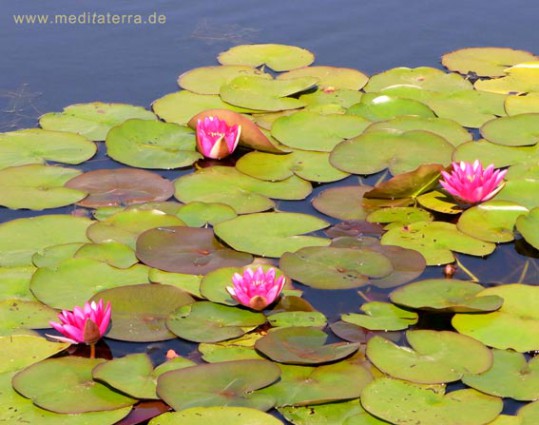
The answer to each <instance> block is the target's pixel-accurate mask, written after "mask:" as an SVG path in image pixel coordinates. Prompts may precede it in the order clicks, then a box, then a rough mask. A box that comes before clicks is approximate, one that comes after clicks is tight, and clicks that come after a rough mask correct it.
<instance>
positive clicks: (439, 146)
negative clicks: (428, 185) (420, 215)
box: [329, 130, 454, 175]
mask: <svg viewBox="0 0 539 425" xmlns="http://www.w3.org/2000/svg"><path fill="white" fill-rule="evenodd" d="M453 150H454V147H453V145H451V144H450V143H449V142H447V141H446V140H445V139H443V138H441V137H440V136H437V135H435V134H434V133H429V132H427V131H422V130H413V131H407V132H404V133H402V134H392V133H390V132H387V131H379V132H369V133H364V134H362V135H360V136H358V137H355V138H353V139H350V140H346V141H344V142H341V143H340V144H338V145H337V147H336V148H335V149H334V150H333V152H332V153H331V155H330V158H329V160H330V163H331V164H332V165H334V166H335V167H337V168H338V169H340V170H343V171H346V172H348V173H354V174H374V173H377V172H379V171H382V170H384V169H385V168H389V171H390V172H391V174H393V175H396V174H400V173H406V172H409V171H412V170H415V169H416V168H417V167H419V166H420V165H422V164H441V165H443V166H447V165H449V164H450V163H451V155H452V154H453Z"/></svg>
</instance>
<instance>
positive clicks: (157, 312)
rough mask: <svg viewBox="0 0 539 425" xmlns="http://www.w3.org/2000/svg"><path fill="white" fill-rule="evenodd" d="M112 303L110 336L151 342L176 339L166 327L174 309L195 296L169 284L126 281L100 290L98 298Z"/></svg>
mask: <svg viewBox="0 0 539 425" xmlns="http://www.w3.org/2000/svg"><path fill="white" fill-rule="evenodd" d="M100 299H102V300H103V302H105V303H106V302H110V303H111V306H112V326H111V328H110V329H109V331H108V332H107V337H109V338H112V339H118V340H120V341H133V342H151V341H163V340H167V339H174V338H175V335H174V334H172V333H171V332H170V331H169V330H168V329H167V327H166V323H165V322H166V319H167V317H168V316H169V314H170V313H172V312H173V311H174V310H176V309H178V308H179V307H181V306H184V305H187V304H191V303H193V302H194V301H195V300H194V299H193V298H192V297H191V296H190V295H189V294H187V293H186V292H184V291H182V290H181V289H179V288H176V287H174V286H169V285H159V284H145V285H126V286H121V287H116V288H111V289H106V290H104V291H100V292H99V293H97V294H96V295H95V296H94V300H95V301H98V300H100Z"/></svg>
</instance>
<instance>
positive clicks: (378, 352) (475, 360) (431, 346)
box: [367, 330, 492, 384]
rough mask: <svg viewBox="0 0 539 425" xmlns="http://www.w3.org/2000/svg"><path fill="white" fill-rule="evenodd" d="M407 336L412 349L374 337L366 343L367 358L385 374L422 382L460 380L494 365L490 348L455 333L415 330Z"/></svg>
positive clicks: (433, 382)
mask: <svg viewBox="0 0 539 425" xmlns="http://www.w3.org/2000/svg"><path fill="white" fill-rule="evenodd" d="M406 338H407V339H408V343H409V344H410V346H411V349H410V348H408V347H401V346H398V345H395V344H394V343H393V342H391V341H389V340H387V339H385V338H382V337H379V336H374V337H373V338H371V339H370V340H369V342H368V343H367V357H368V358H369V360H370V361H371V362H372V363H373V364H374V365H375V366H376V367H377V368H378V369H380V370H382V371H383V372H384V373H387V374H389V375H391V376H392V377H394V378H399V379H404V380H406V381H411V382H417V383H419V384H441V383H446V382H453V381H458V380H459V379H461V378H462V376H463V375H464V374H467V373H473V374H477V373H482V372H485V371H486V370H487V369H489V368H490V367H491V366H492V354H491V352H490V350H489V349H488V348H487V347H485V346H484V345H483V344H481V343H480V342H479V341H476V340H475V339H473V338H470V337H467V336H464V335H459V334H458V333H455V332H449V331H441V332H436V331H430V330H416V331H408V332H406Z"/></svg>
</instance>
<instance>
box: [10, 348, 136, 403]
mask: <svg viewBox="0 0 539 425" xmlns="http://www.w3.org/2000/svg"><path fill="white" fill-rule="evenodd" d="M104 361H105V360H103V359H86V358H82V357H62V358H58V359H48V360H44V361H42V362H39V363H36V364H34V365H32V366H30V367H27V368H26V369H24V370H22V371H20V372H19V373H17V374H16V375H15V376H14V377H13V381H12V383H13V388H15V389H16V390H17V391H18V392H19V393H21V394H22V395H23V396H25V397H27V398H30V399H31V400H32V401H33V402H34V404H35V405H37V406H39V407H41V408H43V409H47V410H50V411H53V412H56V413H84V412H99V411H103V410H116V409H119V408H121V407H126V406H131V405H133V404H135V402H136V400H134V399H132V398H130V397H127V396H125V395H122V394H120V393H117V392H115V391H113V390H111V389H109V388H108V387H106V386H105V385H103V384H100V383H98V382H96V381H94V380H93V379H92V369H93V368H94V367H96V366H97V365H99V364H100V363H103V362H104ZM81 400H84V403H81Z"/></svg>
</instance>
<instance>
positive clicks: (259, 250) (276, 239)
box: [215, 212, 329, 257]
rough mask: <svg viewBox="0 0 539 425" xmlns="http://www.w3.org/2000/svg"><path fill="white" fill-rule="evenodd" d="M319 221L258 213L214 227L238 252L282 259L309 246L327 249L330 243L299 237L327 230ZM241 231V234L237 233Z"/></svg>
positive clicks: (301, 215)
mask: <svg viewBox="0 0 539 425" xmlns="http://www.w3.org/2000/svg"><path fill="white" fill-rule="evenodd" d="M327 225H328V223H327V222H325V221H324V220H321V219H319V218H316V217H313V216H310V215H307V214H299V213H285V212H282V213H258V214H250V215H245V216H239V217H236V218H234V219H232V220H228V221H225V222H222V223H219V224H217V225H215V234H216V235H217V236H218V237H219V238H221V239H222V240H223V241H224V242H226V243H227V244H228V245H230V246H231V247H233V248H234V249H236V250H238V251H244V252H250V253H252V254H255V255H261V256H265V257H280V256H281V255H283V254H284V253H285V252H287V251H290V252H294V251H297V250H298V249H300V248H303V247H306V246H326V245H328V244H329V240H328V239H325V238H320V237H317V236H300V235H302V234H304V233H309V232H314V231H316V230H320V229H323V228H324V227H327ZM238 230H240V232H238Z"/></svg>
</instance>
